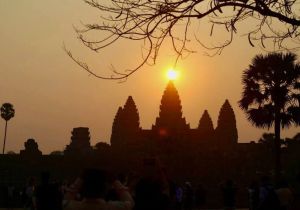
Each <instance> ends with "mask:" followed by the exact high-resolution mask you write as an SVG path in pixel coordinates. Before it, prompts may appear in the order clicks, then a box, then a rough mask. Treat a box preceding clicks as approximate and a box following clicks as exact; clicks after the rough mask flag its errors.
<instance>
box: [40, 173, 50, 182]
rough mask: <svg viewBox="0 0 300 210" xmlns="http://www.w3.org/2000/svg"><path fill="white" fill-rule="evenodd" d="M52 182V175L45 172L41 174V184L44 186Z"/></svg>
mask: <svg viewBox="0 0 300 210" xmlns="http://www.w3.org/2000/svg"><path fill="white" fill-rule="evenodd" d="M49 181H50V173H49V172H47V171H44V172H42V173H41V182H42V184H49Z"/></svg>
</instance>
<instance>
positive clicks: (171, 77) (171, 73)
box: [167, 68, 179, 80]
mask: <svg viewBox="0 0 300 210" xmlns="http://www.w3.org/2000/svg"><path fill="white" fill-rule="evenodd" d="M178 77H179V72H178V71H177V70H175V69H172V68H171V69H169V70H168V71H167V78H168V79H169V80H176V79H178Z"/></svg>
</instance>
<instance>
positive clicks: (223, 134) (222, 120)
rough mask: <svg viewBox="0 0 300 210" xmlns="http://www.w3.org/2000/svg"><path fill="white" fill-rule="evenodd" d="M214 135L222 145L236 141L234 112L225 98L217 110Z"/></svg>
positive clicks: (232, 143) (233, 143)
mask: <svg viewBox="0 0 300 210" xmlns="http://www.w3.org/2000/svg"><path fill="white" fill-rule="evenodd" d="M215 136H216V138H217V141H218V142H219V143H220V145H222V146H227V145H228V146H230V145H235V144H237V142H238V131H237V128H236V120H235V114H234V111H233V109H232V107H231V105H230V103H229V101H228V100H227V99H226V101H225V103H224V104H223V106H222V107H221V109H220V112H219V118H218V126H217V128H216V131H215Z"/></svg>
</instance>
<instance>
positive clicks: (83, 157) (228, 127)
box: [0, 81, 300, 203]
mask: <svg viewBox="0 0 300 210" xmlns="http://www.w3.org/2000/svg"><path fill="white" fill-rule="evenodd" d="M199 118H200V119H199V124H198V127H197V128H191V127H190V125H189V124H188V123H187V122H186V119H185V118H184V116H183V114H182V106H181V101H180V97H179V94H178V92H177V90H176V88H175V86H174V84H173V83H172V82H171V81H170V82H169V83H168V85H167V87H166V89H165V91H164V93H163V96H162V98H161V104H160V111H159V116H158V117H157V118H156V121H155V123H154V124H153V125H152V128H151V129H143V128H141V126H140V118H139V112H138V109H137V106H136V104H135V102H134V100H133V98H132V97H131V96H129V97H128V99H127V101H126V103H125V105H124V106H123V107H119V109H118V110H117V113H116V115H115V118H114V122H113V125H112V134H111V139H110V144H107V143H105V142H99V143H97V144H96V145H95V146H91V144H90V138H91V137H90V133H89V129H88V128H84V127H79V128H74V129H73V131H72V136H71V142H70V144H69V145H67V146H66V148H65V150H64V152H63V153H60V152H56V153H52V154H50V155H42V154H41V152H40V151H39V150H38V145H37V143H36V142H35V141H34V140H32V139H30V140H28V141H27V142H26V143H25V150H22V151H21V152H20V155H12V154H9V155H0V185H1V184H3V183H8V182H14V183H24V182H25V180H26V179H27V178H28V177H29V176H38V174H39V173H40V172H41V171H43V170H48V171H51V173H52V174H53V175H54V176H55V177H57V178H59V179H65V178H69V179H71V178H74V177H75V176H76V175H78V174H79V173H80V171H81V170H82V169H83V168H86V167H99V168H104V169H107V170H109V171H112V172H114V173H119V172H125V173H128V172H135V173H139V171H142V170H143V160H145V159H146V158H153V157H154V158H156V159H159V160H160V162H161V165H162V167H163V168H164V170H165V171H166V172H167V174H168V175H169V177H170V178H171V179H172V180H174V181H176V182H183V181H186V180H189V181H191V182H192V183H195V184H196V183H199V182H201V183H205V184H206V187H208V188H210V189H211V190H212V191H213V190H218V189H219V184H220V182H222V181H224V180H225V179H227V178H232V179H234V180H235V182H236V183H237V184H238V185H239V187H240V188H241V189H243V190H245V191H244V192H243V194H242V195H243V196H246V195H247V192H246V189H247V186H248V185H249V184H250V182H251V181H252V180H253V179H255V178H256V177H257V176H260V175H261V174H271V173H272V168H273V162H274V161H273V151H272V147H270V145H267V144H262V143H255V142H250V143H239V142H238V131H237V128H236V119H235V114H234V111H233V109H232V107H231V105H230V103H229V101H228V100H225V102H224V104H223V105H222V107H221V108H220V112H219V116H218V121H217V125H216V126H215V127H214V125H213V122H212V119H211V117H210V115H209V113H208V111H207V110H205V111H204V112H203V114H202V116H201V117H200V116H199ZM299 149H300V140H299V141H297V142H296V141H295V142H293V144H291V146H287V147H285V148H283V150H282V162H283V170H284V173H285V174H286V176H288V177H289V180H295V179H296V178H295V177H296V174H298V173H299V172H300V165H299V163H300V154H299V152H298V151H299ZM19 171H22V173H19ZM212 193H216V192H212ZM216 199H218V198H216ZM211 202H212V203H214V202H213V200H212V201H211ZM241 202H242V203H243V202H246V197H244V198H243V199H241Z"/></svg>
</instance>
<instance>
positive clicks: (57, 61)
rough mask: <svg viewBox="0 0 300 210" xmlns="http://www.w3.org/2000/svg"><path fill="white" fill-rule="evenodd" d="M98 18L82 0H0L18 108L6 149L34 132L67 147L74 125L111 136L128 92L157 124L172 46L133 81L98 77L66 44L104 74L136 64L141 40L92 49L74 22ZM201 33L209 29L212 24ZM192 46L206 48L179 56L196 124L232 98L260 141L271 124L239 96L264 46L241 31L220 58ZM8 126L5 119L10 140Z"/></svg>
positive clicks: (181, 85)
mask: <svg viewBox="0 0 300 210" xmlns="http://www.w3.org/2000/svg"><path fill="white" fill-rule="evenodd" d="M96 19H97V13H95V12H94V11H93V10H92V9H90V8H89V7H87V6H86V5H85V4H84V3H83V2H82V1H81V0H51V1H36V0H26V1H18V0H11V1H0V27H1V32H0V46H1V47H0V73H1V76H0V103H1V104H2V103H4V102H10V103H12V104H13V105H14V106H15V109H16V115H15V118H13V119H12V120H11V121H10V122H9V127H8V139H7V147H6V151H9V150H14V151H17V152H19V150H20V149H23V147H24V146H23V143H24V141H25V140H26V139H28V138H34V139H36V141H37V142H38V144H39V148H40V149H41V150H42V151H43V152H44V153H49V152H51V151H53V150H63V149H64V147H65V145H66V144H68V143H69V141H70V135H71V134H70V132H71V130H72V128H73V127H78V126H86V127H89V128H90V132H91V137H92V140H91V143H92V145H94V144H95V143H96V142H98V141H107V142H108V141H109V138H110V132H111V126H112V121H113V118H114V115H115V113H116V111H117V108H118V106H120V105H123V104H124V103H125V100H126V98H127V97H128V95H132V96H133V98H134V100H135V102H136V105H137V107H138V109H139V113H140V119H141V125H142V127H143V128H150V127H151V125H152V123H154V122H155V118H156V116H157V115H158V111H159V103H160V98H161V96H162V93H163V90H164V88H165V86H166V84H167V80H166V77H165V72H166V70H167V69H168V67H170V66H171V65H172V62H173V61H174V56H173V53H172V52H171V51H170V49H169V46H168V45H165V46H163V48H162V51H161V56H160V57H159V59H158V62H157V65H155V66H153V67H149V66H145V67H144V68H142V69H141V70H140V71H139V72H138V73H137V74H135V75H133V76H132V77H130V78H129V80H127V81H126V82H125V83H121V84H119V83H117V82H114V81H103V80H99V79H96V78H93V77H90V76H89V75H88V74H87V73H85V72H84V71H82V70H81V69H80V68H79V67H78V66H76V64H74V62H72V61H71V59H70V58H69V57H68V56H67V55H66V54H65V52H64V51H63V50H62V46H63V43H65V44H66V46H67V47H68V48H70V49H72V51H73V53H74V54H75V55H76V56H78V57H80V58H82V59H84V60H86V61H88V62H89V63H90V64H91V65H92V66H93V67H94V68H95V69H96V71H97V72H98V73H100V74H104V75H110V74H111V72H110V69H109V66H110V65H111V64H114V65H115V66H116V67H119V68H120V67H131V66H133V65H134V64H136V61H137V59H139V58H140V46H139V45H137V46H135V45H132V44H131V43H129V44H128V43H127V42H122V43H120V44H118V45H116V46H113V47H111V48H109V49H107V50H105V51H103V52H101V53H99V54H98V55H93V54H91V52H89V51H88V50H87V49H85V48H84V47H83V46H82V45H81V44H80V43H79V42H78V41H77V39H76V34H75V33H74V30H73V28H72V26H73V25H80V21H83V22H90V21H89V20H96ZM195 33H197V34H199V36H202V33H203V34H209V31H204V32H203V31H202V30H201V29H197V30H195ZM221 35H222V36H223V35H224V36H226V34H221ZM191 45H192V46H193V47H194V48H193V49H194V50H197V51H198V53H196V54H193V55H191V56H189V57H188V58H186V59H184V60H181V61H180V62H179V64H178V69H179V70H180V71H181V76H180V79H179V80H177V81H176V82H175V85H176V87H177V89H178V92H179V94H180V97H181V101H182V106H183V115H184V116H185V117H186V119H187V122H189V123H190V125H191V127H196V126H197V125H198V122H199V119H200V116H201V115H202V113H203V111H204V109H208V111H209V113H210V115H211V117H212V119H213V122H214V126H216V122H217V117H218V112H219V109H220V107H221V105H222V104H223V103H224V101H225V99H226V98H228V99H229V101H230V103H231V104H232V106H233V109H234V111H235V114H236V119H237V123H238V131H239V141H240V142H248V141H250V140H257V139H258V138H259V137H260V136H261V134H262V133H263V132H267V130H262V129H257V128H254V127H252V126H251V124H250V123H249V122H247V120H246V118H245V115H244V113H243V112H242V111H241V110H240V109H239V108H238V106H237V101H238V100H239V99H240V96H241V89H242V86H241V74H242V71H243V70H244V69H245V68H247V66H248V65H249V63H250V61H251V59H252V58H253V56H254V55H256V54H257V53H261V51H260V50H259V49H257V48H252V47H251V46H250V45H249V44H248V43H247V38H246V37H243V38H239V37H236V39H235V41H234V43H233V44H232V45H231V46H229V47H228V48H226V49H225V50H224V52H223V54H222V55H220V56H215V57H212V58H211V57H207V56H204V55H203V53H204V50H203V49H201V48H200V46H199V45H198V44H197V43H192V44H191ZM1 128H3V130H4V121H3V120H1V121H0V140H1V141H2V139H1V138H2V136H3V130H2V129H1ZM296 132H299V128H291V129H289V130H286V131H284V132H283V136H289V137H292V136H293V135H294V134H295V133H296Z"/></svg>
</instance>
